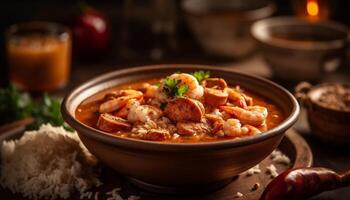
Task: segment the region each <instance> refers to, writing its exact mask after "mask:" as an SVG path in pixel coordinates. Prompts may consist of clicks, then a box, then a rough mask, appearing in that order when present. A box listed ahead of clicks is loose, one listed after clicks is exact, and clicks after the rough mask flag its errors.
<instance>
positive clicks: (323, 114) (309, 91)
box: [296, 83, 350, 147]
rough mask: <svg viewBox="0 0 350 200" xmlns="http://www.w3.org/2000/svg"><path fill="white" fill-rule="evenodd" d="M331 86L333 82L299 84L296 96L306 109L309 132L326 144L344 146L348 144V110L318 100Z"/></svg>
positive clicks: (349, 138)
mask: <svg viewBox="0 0 350 200" xmlns="http://www.w3.org/2000/svg"><path fill="white" fill-rule="evenodd" d="M331 87H334V84H333V83H323V84H318V85H315V86H312V85H310V84H306V83H303V84H299V85H298V86H297V91H296V96H297V98H298V99H299V101H300V102H301V103H302V105H303V106H304V107H305V108H306V110H307V118H308V122H309V125H310V128H311V133H312V134H313V135H314V136H316V137H317V138H319V139H320V140H321V141H323V142H325V143H327V144H331V145H333V146H339V147H344V146H347V145H349V144H350V123H349V122H350V112H349V111H343V110H337V109H334V108H330V107H326V106H325V105H324V104H321V103H319V101H318V99H319V98H320V96H321V94H322V93H323V92H326V91H327V90H328V89H329V88H331ZM347 87H350V86H349V85H347Z"/></svg>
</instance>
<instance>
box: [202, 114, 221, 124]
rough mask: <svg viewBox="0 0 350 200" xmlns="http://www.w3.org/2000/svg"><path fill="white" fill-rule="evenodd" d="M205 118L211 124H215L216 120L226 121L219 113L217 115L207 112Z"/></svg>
mask: <svg viewBox="0 0 350 200" xmlns="http://www.w3.org/2000/svg"><path fill="white" fill-rule="evenodd" d="M205 118H206V119H207V120H208V121H209V122H210V123H211V124H214V123H215V122H222V121H224V120H223V119H222V117H221V116H218V115H215V114H205Z"/></svg>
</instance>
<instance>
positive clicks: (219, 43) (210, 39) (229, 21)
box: [182, 0, 275, 59]
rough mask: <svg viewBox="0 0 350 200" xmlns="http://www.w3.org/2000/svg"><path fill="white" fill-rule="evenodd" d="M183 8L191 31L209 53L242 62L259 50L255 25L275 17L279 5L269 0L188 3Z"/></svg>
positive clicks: (189, 1) (191, 0) (197, 1)
mask: <svg viewBox="0 0 350 200" xmlns="http://www.w3.org/2000/svg"><path fill="white" fill-rule="evenodd" d="M182 9H183V10H184V13H185V17H186V21H187V22H188V25H189V28H190V29H191V31H192V33H193V34H194V36H195V38H196V39H197V42H198V43H199V45H200V46H201V47H202V48H203V50H204V51H205V52H206V53H207V54H209V55H212V56H215V57H222V58H229V59H232V58H233V59H238V58H242V57H245V56H247V55H249V54H250V53H252V52H253V51H254V50H255V48H256V42H255V41H254V39H253V38H252V37H251V35H250V27H251V25H252V24H253V23H254V22H255V21H257V20H260V19H263V18H266V17H269V16H271V15H272V14H273V12H274V11H275V6H274V4H273V3H271V2H270V1H265V0H263V1H261V0H250V1H246V0H215V1H213V0H185V1H183V3H182Z"/></svg>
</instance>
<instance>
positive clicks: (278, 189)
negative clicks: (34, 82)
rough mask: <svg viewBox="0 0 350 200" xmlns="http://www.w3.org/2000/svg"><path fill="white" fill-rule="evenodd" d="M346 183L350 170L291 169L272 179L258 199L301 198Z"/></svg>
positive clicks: (348, 179)
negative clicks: (341, 171) (340, 171)
mask: <svg viewBox="0 0 350 200" xmlns="http://www.w3.org/2000/svg"><path fill="white" fill-rule="evenodd" d="M348 185H350V171H348V172H346V173H345V174H343V175H339V174H337V173H336V172H334V171H332V170H330V169H327V168H298V169H292V170H288V171H285V172H283V173H282V174H280V175H279V176H277V177H276V178H275V179H274V180H272V181H271V182H270V183H269V184H268V185H267V187H266V189H265V191H264V193H263V194H262V196H261V197H260V200H281V199H283V200H302V199H306V198H308V197H311V196H313V195H316V194H319V193H321V192H323V191H327V190H334V189H337V188H340V187H344V186H348Z"/></svg>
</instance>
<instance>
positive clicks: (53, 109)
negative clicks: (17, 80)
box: [0, 86, 73, 131]
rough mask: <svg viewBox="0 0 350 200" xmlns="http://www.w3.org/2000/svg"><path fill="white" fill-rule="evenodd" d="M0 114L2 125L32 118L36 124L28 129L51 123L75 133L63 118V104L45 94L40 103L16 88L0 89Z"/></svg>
mask: <svg viewBox="0 0 350 200" xmlns="http://www.w3.org/2000/svg"><path fill="white" fill-rule="evenodd" d="M0 113H1V114H2V117H1V118H0V124H5V123H9V122H12V121H15V120H20V119H24V118H27V117H32V118H33V119H34V122H33V123H32V124H31V125H29V126H28V127H27V128H28V129H37V128H39V127H40V125H41V124H44V123H50V124H52V125H54V126H63V127H64V128H65V129H66V130H69V131H73V129H72V128H71V127H69V126H68V124H66V123H65V122H64V120H63V118H62V115H61V102H60V101H59V100H58V99H56V98H53V97H50V96H49V95H48V94H44V96H43V98H42V99H41V100H40V101H34V100H33V99H32V98H31V97H30V95H29V94H28V93H25V92H19V91H18V90H17V89H16V87H14V86H10V87H9V88H3V89H1V88H0Z"/></svg>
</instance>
